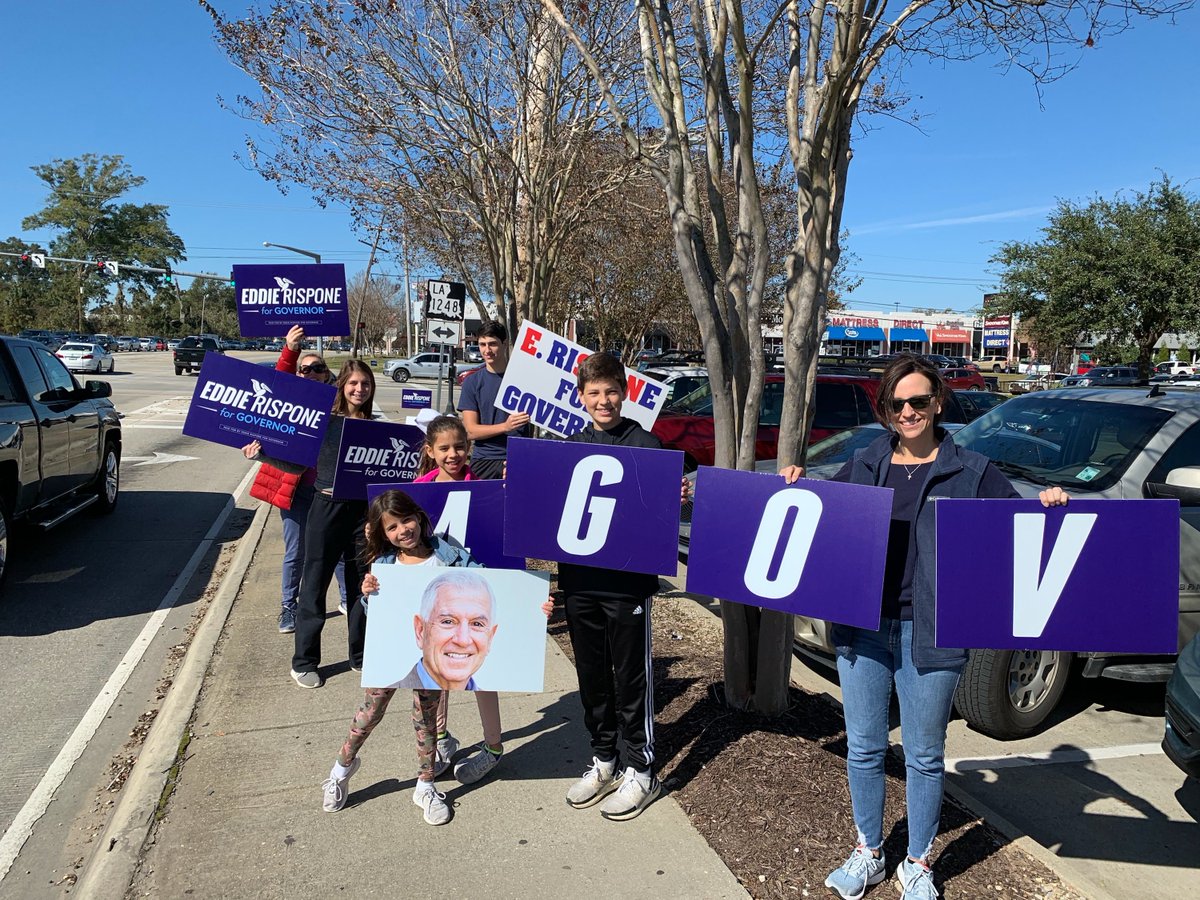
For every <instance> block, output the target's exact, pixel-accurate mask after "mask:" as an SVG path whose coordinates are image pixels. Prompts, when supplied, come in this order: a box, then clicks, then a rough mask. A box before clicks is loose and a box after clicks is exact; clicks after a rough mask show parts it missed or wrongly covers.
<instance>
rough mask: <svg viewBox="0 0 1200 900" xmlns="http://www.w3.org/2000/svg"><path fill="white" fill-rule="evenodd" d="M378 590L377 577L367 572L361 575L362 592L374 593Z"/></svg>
mask: <svg viewBox="0 0 1200 900" xmlns="http://www.w3.org/2000/svg"><path fill="white" fill-rule="evenodd" d="M378 590H379V579H378V578H376V577H375V576H374V575H372V574H371V573H370V572H368V573H367V574H366V575H364V576H363V583H362V592H363V593H364V594H374V593H375V592H376V591H378Z"/></svg>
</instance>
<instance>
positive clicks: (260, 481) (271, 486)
mask: <svg viewBox="0 0 1200 900" xmlns="http://www.w3.org/2000/svg"><path fill="white" fill-rule="evenodd" d="M303 347H304V329H303V328H302V327H300V326H299V325H293V326H292V327H291V329H290V330H289V331H288V333H287V337H286V338H285V339H284V345H283V349H281V350H280V351H279V359H278V361H277V362H276V363H275V368H276V370H277V371H280V372H289V373H291V374H292V375H299V376H300V377H301V378H307V379H309V380H311V381H321V382H324V383H325V384H332V383H333V382H334V380H335V379H334V375H333V373H332V372H330V371H329V366H328V365H327V364H326V362H325V360H324V359H323V358H322V357H321V354H319V353H317V352H316V351H315V350H304V349H303ZM242 454H243V455H244V456H245V457H246V458H247V459H258V460H261V461H262V465H261V466H259V469H258V473H257V474H256V475H255V476H254V484H253V485H251V487H250V496H252V497H257V498H258V499H259V500H264V501H266V502H267V503H270V504H271V505H272V506H275V507H277V508H278V509H279V518H280V520H281V521H282V522H283V577H282V584H281V602H280V610H279V633H280V634H292V633H293V632H295V630H296V604H297V603H298V602H299V598H300V575H301V573H302V572H303V571H304V523H305V521H306V520H307V519H308V511H309V509H310V508H311V507H312V503H313V495H314V492H315V489H314V487H313V484H314V483H315V482H316V479H317V472H316V469H305V468H302V467H300V466H295V465H292V464H291V463H286V462H283V461H282V460H277V459H273V458H270V459H268V458H265V457H264V456H263V453H262V445H261V444H259V442H258V441H251V442H250V443H249V444H247V445H246V446H245V447H243V448H242ZM344 569H345V567H344V566H343V565H342V564H341V563H339V564H338V567H337V572H336V576H337V583H338V590H339V591H340V592H341V595H342V604H341V607H339V608H340V609H342V611H343V612H344V611H345V606H346V578H345V574H344Z"/></svg>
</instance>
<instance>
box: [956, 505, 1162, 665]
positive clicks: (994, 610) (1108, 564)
mask: <svg viewBox="0 0 1200 900" xmlns="http://www.w3.org/2000/svg"><path fill="white" fill-rule="evenodd" d="M935 502H936V504H937V506H936V510H937V634H936V643H937V645H938V646H939V647H987V648H991V649H995V650H1064V651H1076V652H1083V651H1089V650H1090V651H1096V652H1108V653H1174V652H1175V651H1176V650H1177V649H1178V644H1177V640H1178V638H1177V635H1178V629H1179V579H1178V576H1179V502H1178V501H1177V500H1071V502H1070V503H1069V504H1068V505H1067V506H1056V507H1052V508H1050V509H1046V508H1045V507H1043V506H1042V504H1041V503H1040V502H1038V501H1036V500H949V499H945V500H937V501H935ZM984 535H986V537H987V540H986V541H983V540H982V539H981V538H982V537H983V536H984ZM981 546H985V547H986V548H987V549H986V550H981V549H980V548H981Z"/></svg>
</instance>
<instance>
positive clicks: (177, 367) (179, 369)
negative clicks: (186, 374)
mask: <svg viewBox="0 0 1200 900" xmlns="http://www.w3.org/2000/svg"><path fill="white" fill-rule="evenodd" d="M175 374H176V375H182V374H183V369H181V368H179V366H176V367H175Z"/></svg>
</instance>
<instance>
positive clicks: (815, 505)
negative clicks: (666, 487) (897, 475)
mask: <svg viewBox="0 0 1200 900" xmlns="http://www.w3.org/2000/svg"><path fill="white" fill-rule="evenodd" d="M891 515H892V491H891V490H890V489H888V488H877V487H865V486H863V485H858V484H841V483H839V482H835V481H810V480H808V479H801V480H799V481H797V482H796V483H795V484H793V485H788V484H787V482H785V481H784V480H783V478H781V477H780V476H778V475H768V474H765V473H758V472H736V471H732V470H729V469H716V468H710V467H708V466H701V467H700V471H699V472H698V473H697V477H696V496H695V500H694V502H693V511H692V534H691V542H690V544H689V546H688V572H687V589H688V590H689V591H692V592H693V593H697V594H706V595H708V596H710V597H720V598H722V599H725V600H733V601H735V602H737V603H745V604H749V605H752V606H765V607H767V608H769V609H778V610H782V611H784V612H790V613H796V614H798V615H804V616H812V617H813V618H817V619H826V620H828V621H830V622H840V623H842V624H843V625H853V626H856V627H858V628H871V629H875V628H878V627H879V610H880V606H881V598H882V594H883V567H884V561H885V559H886V556H887V541H888V526H889V524H890V522H891Z"/></svg>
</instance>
